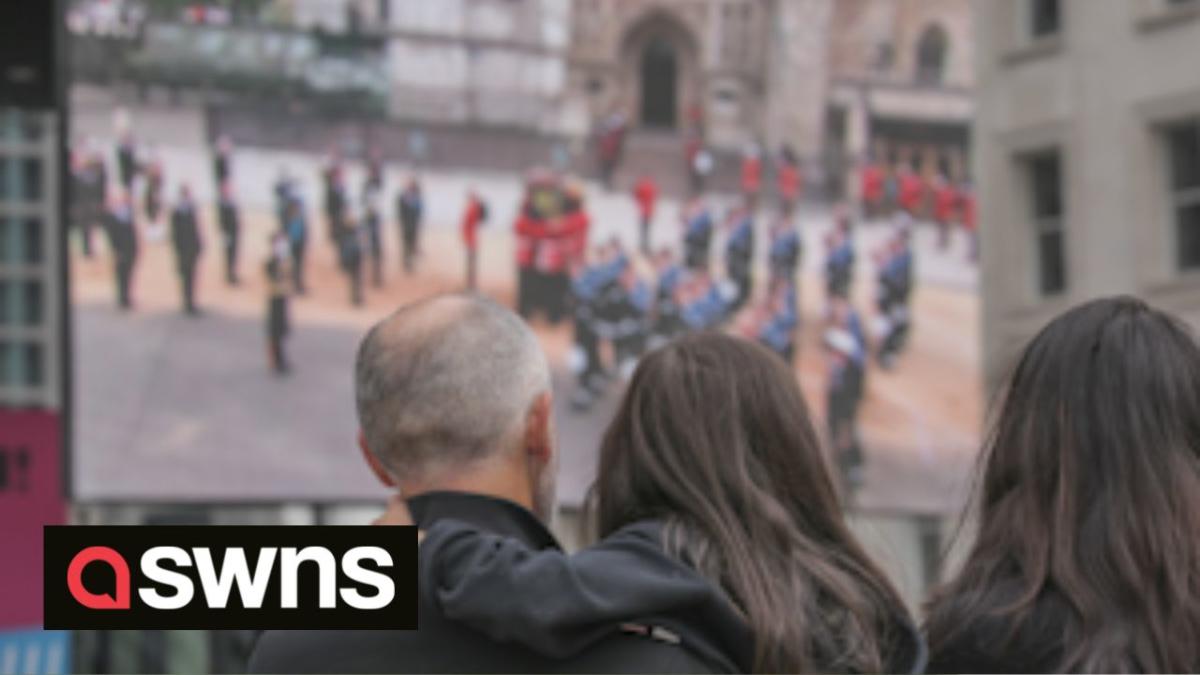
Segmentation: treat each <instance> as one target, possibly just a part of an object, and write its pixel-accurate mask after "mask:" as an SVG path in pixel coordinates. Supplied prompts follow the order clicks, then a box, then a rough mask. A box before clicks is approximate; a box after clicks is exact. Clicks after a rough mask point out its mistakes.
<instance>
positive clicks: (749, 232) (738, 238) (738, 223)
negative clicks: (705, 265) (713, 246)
mask: <svg viewBox="0 0 1200 675" xmlns="http://www.w3.org/2000/svg"><path fill="white" fill-rule="evenodd" d="M727 227H728V229H729V235H728V237H727V238H726V240H725V276H726V278H728V279H729V281H730V282H731V283H733V284H734V285H736V287H737V294H736V295H735V296H734V299H733V302H732V304H731V306H730V308H729V309H730V311H731V312H736V311H737V310H739V309H741V308H742V307H743V306H744V305H745V304H746V301H747V300H749V299H750V294H751V293H752V292H753V290H754V214H753V212H751V211H750V210H749V209H747V208H738V209H734V210H733V212H732V213H730V216H729V220H728V221H727Z"/></svg>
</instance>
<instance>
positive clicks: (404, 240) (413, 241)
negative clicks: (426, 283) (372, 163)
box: [396, 176, 425, 275]
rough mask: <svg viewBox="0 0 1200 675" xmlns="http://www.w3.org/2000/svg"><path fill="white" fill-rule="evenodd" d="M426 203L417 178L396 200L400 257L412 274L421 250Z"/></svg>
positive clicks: (413, 179)
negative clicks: (422, 222) (422, 220)
mask: <svg viewBox="0 0 1200 675" xmlns="http://www.w3.org/2000/svg"><path fill="white" fill-rule="evenodd" d="M424 211H425V202H424V199H423V198H422V196H421V183H420V182H419V181H417V178H416V176H413V177H411V178H409V179H408V185H406V186H404V190H403V191H401V192H400V196H399V197H397V198H396V214H397V217H398V218H399V220H400V255H401V258H402V259H403V260H404V271H405V272H406V273H408V274H410V275H411V274H412V273H413V271H414V270H415V267H416V258H417V255H418V254H419V253H420V248H421V217H422V215H423V214H424Z"/></svg>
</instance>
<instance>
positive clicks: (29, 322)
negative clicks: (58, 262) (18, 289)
mask: <svg viewBox="0 0 1200 675" xmlns="http://www.w3.org/2000/svg"><path fill="white" fill-rule="evenodd" d="M24 287H25V290H24V292H23V293H22V295H23V296H24V297H22V298H21V300H22V302H21V305H22V307H21V310H22V311H21V314H22V316H21V319H22V323H24V324H25V325H26V326H36V325H38V324H40V323H41V322H42V284H41V282H40V281H26V282H25V283H24Z"/></svg>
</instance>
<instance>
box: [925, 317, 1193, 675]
mask: <svg viewBox="0 0 1200 675" xmlns="http://www.w3.org/2000/svg"><path fill="white" fill-rule="evenodd" d="M978 487H979V490H978V497H979V503H978V514H977V520H978V523H977V525H978V533H977V534H976V536H975V541H974V544H973V547H972V548H971V550H970V552H969V554H968V556H967V558H966V562H965V564H964V565H963V567H962V569H961V571H959V572H958V573H957V575H956V576H955V577H954V578H953V579H952V580H951V581H950V582H949V583H948V584H946V585H945V587H944V588H942V589H941V590H940V592H938V593H937V594H936V595H935V596H934V598H933V600H932V601H931V603H930V606H929V615H928V623H927V635H928V639H929V644H930V651H931V663H930V670H932V671H934V672H947V673H963V672H1195V671H1197V670H1200V346H1198V345H1197V342H1196V338H1195V336H1194V335H1193V334H1192V333H1190V332H1189V331H1188V329H1187V327H1186V326H1184V325H1183V324H1182V323H1180V322H1179V321H1178V320H1177V319H1175V318H1174V317H1171V316H1169V315H1167V314H1165V313H1163V312H1160V311H1157V310H1154V309H1152V308H1150V307H1148V306H1147V305H1146V304H1145V303H1143V302H1141V301H1140V300H1136V299H1133V298H1114V299H1105V300H1098V301H1094V302H1090V303H1088V304H1085V305H1082V306H1080V307H1077V308H1075V309H1073V310H1071V311H1069V312H1067V313H1066V314H1063V315H1062V316H1060V317H1058V318H1057V319H1055V320H1054V321H1052V322H1051V323H1050V324H1049V325H1048V326H1046V328H1045V329H1043V330H1042V332H1041V333H1040V334H1038V335H1037V337H1035V338H1034V339H1033V341H1032V342H1030V344H1029V345H1028V346H1027V347H1026V349H1025V351H1024V354H1023V355H1022V356H1021V359H1020V361H1019V363H1018V364H1017V366H1016V369H1015V370H1014V371H1013V373H1012V375H1011V377H1010V380H1009V382H1008V384H1007V387H1006V388H1005V390H1004V391H1003V398H1002V405H1001V406H1000V407H999V409H998V414H997V415H996V417H995V419H994V422H993V424H992V425H991V429H990V431H989V434H988V437H987V440H986V444H985V448H984V453H983V455H982V457H981V474H980V483H979V486H978Z"/></svg>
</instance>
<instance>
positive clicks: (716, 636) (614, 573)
mask: <svg viewBox="0 0 1200 675" xmlns="http://www.w3.org/2000/svg"><path fill="white" fill-rule="evenodd" d="M663 541H664V536H663V525H662V523H661V522H660V521H656V520H645V521H640V522H636V523H633V524H631V525H628V526H626V527H623V528H621V529H620V530H618V531H616V532H614V533H613V534H611V535H609V536H607V537H605V538H604V539H603V540H602V541H600V542H598V543H597V544H596V545H594V546H592V547H589V548H587V549H584V550H583V551H580V552H579V553H577V554H575V555H573V556H569V557H568V556H566V555H562V554H556V553H555V552H553V551H537V550H534V549H531V548H530V547H528V546H526V545H524V544H523V543H522V542H521V541H519V540H516V539H506V538H504V537H502V536H496V535H491V534H485V533H482V532H480V531H478V530H477V529H474V528H472V527H471V526H470V525H469V524H466V523H458V522H455V521H443V522H442V523H441V524H439V525H437V526H436V527H434V528H432V529H430V530H428V531H427V533H426V536H425V540H424V541H423V542H422V544H421V592H422V594H423V595H429V596H432V597H435V598H436V601H437V603H438V605H439V609H440V610H441V611H442V612H444V613H445V615H446V616H449V617H453V618H455V619H457V620H460V621H463V622H464V623H467V624H469V625H471V626H475V627H477V628H479V629H480V630H482V631H483V632H484V633H486V634H487V635H489V636H491V637H492V638H493V639H495V640H497V641H502V642H513V643H519V644H524V645H526V646H528V647H530V648H532V649H536V650H537V651H539V652H541V653H543V654H547V655H551V656H556V657H566V656H569V655H571V654H574V653H577V652H578V651H580V650H584V649H587V648H588V646H589V645H591V644H593V643H595V642H596V641H599V640H603V639H605V638H606V637H609V636H612V635H614V634H618V633H620V632H627V631H630V630H633V631H641V632H645V633H649V634H659V635H661V636H665V637H667V638H668V639H672V640H673V641H677V642H678V643H679V645H680V647H682V648H684V649H686V650H688V651H690V652H693V653H694V654H696V655H697V656H698V657H699V658H701V659H702V660H703V661H704V662H705V663H707V664H708V665H709V666H710V667H711V668H712V669H714V670H717V671H720V672H749V671H751V670H753V669H754V636H753V634H752V633H751V631H750V629H749V627H748V626H747V624H746V623H745V621H744V620H743V618H742V616H741V614H740V613H739V612H738V611H737V610H736V609H735V608H734V606H733V605H732V603H731V602H730V601H729V600H728V598H727V597H726V596H725V594H724V592H723V591H722V590H721V589H720V588H719V587H717V586H715V585H713V584H712V583H710V582H709V581H708V580H707V579H705V578H704V577H702V576H700V574H699V573H698V572H696V571H695V570H694V569H693V568H692V567H691V566H689V565H688V564H686V563H685V562H683V561H680V560H679V559H677V558H676V557H674V556H672V555H670V554H669V553H668V552H667V551H666V550H665V548H664V546H663ZM501 599H507V601H503V600H501ZM890 628H891V633H892V634H893V635H895V636H896V639H895V641H894V643H893V644H892V647H891V649H890V653H889V655H888V663H887V667H888V671H889V672H901V673H910V672H923V669H924V666H925V647H924V641H923V640H922V638H921V636H920V634H919V633H918V632H917V630H916V628H915V626H914V625H913V623H912V621H911V620H910V619H909V617H908V615H907V612H905V611H904V610H903V609H902V608H900V607H897V608H896V616H895V622H894V625H893V626H891V627H890Z"/></svg>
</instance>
